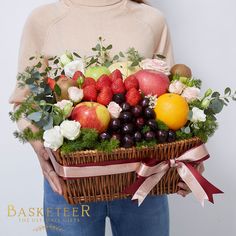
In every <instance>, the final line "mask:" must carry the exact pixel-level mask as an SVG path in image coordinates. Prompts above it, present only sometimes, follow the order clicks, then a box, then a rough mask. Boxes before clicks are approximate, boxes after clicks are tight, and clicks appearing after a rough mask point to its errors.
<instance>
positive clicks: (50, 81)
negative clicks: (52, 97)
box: [47, 78, 56, 90]
mask: <svg viewBox="0 0 236 236" xmlns="http://www.w3.org/2000/svg"><path fill="white" fill-rule="evenodd" d="M47 84H48V86H49V87H50V89H51V90H54V87H55V84H56V81H55V80H54V79H52V78H48V79H47Z"/></svg>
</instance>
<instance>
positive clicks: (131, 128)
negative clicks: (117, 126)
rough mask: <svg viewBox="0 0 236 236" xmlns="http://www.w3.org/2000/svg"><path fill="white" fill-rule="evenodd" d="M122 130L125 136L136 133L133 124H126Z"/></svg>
mask: <svg viewBox="0 0 236 236" xmlns="http://www.w3.org/2000/svg"><path fill="white" fill-rule="evenodd" d="M121 130H122V133H124V134H132V133H133V132H134V125H133V124H132V123H129V124H124V125H123V127H122V129H121Z"/></svg>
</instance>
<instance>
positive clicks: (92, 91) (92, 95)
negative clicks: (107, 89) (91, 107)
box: [83, 85, 97, 102]
mask: <svg viewBox="0 0 236 236" xmlns="http://www.w3.org/2000/svg"><path fill="white" fill-rule="evenodd" d="M83 92H84V98H83V99H84V100H85V101H94V102H95V101H96V100H97V90H96V87H95V85H87V86H86V87H84V88H83Z"/></svg>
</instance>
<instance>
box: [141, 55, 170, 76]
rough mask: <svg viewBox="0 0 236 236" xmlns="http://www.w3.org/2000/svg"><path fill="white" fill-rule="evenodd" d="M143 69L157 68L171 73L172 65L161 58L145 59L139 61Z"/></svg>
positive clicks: (168, 73)
mask: <svg viewBox="0 0 236 236" xmlns="http://www.w3.org/2000/svg"><path fill="white" fill-rule="evenodd" d="M139 65H140V67H141V68H142V69H149V70H156V71H159V72H162V73H164V74H166V75H170V67H169V66H168V64H167V63H166V61H164V60H161V59H149V58H147V59H144V60H142V61H141V62H140V63H139Z"/></svg>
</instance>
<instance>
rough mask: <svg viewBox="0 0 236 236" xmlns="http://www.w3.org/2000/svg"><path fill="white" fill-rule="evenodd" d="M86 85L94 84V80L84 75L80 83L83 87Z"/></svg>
mask: <svg viewBox="0 0 236 236" xmlns="http://www.w3.org/2000/svg"><path fill="white" fill-rule="evenodd" d="M88 85H94V86H96V81H95V80H94V79H93V78H90V77H86V78H85V79H84V83H83V85H82V88H85V87H86V86H88Z"/></svg>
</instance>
